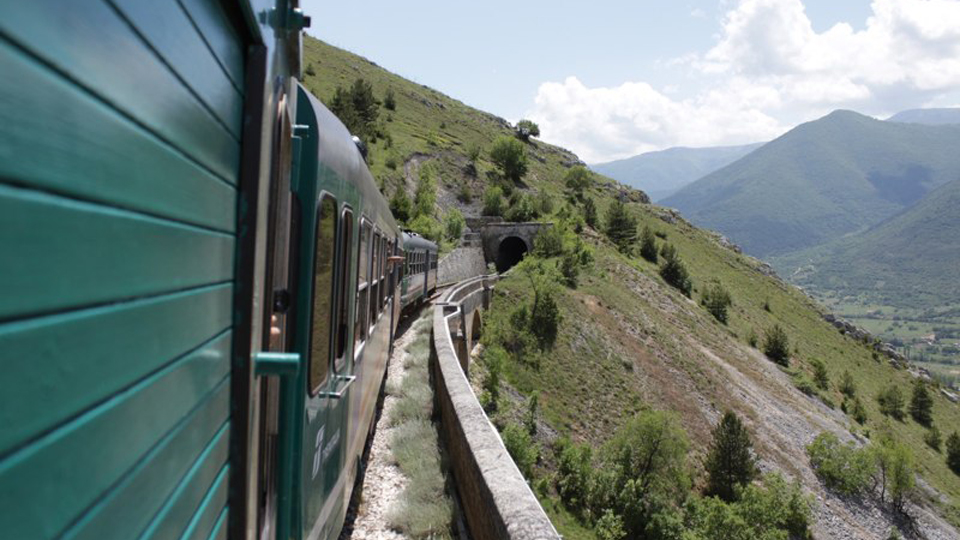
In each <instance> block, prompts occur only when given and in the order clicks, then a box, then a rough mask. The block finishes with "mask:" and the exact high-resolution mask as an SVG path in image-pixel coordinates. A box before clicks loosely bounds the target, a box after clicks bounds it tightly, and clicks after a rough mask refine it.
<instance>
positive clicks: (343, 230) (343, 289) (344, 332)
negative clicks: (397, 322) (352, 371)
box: [331, 204, 354, 373]
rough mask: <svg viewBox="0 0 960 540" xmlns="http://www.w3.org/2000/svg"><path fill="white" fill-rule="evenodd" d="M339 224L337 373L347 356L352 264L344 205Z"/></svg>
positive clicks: (347, 208)
mask: <svg viewBox="0 0 960 540" xmlns="http://www.w3.org/2000/svg"><path fill="white" fill-rule="evenodd" d="M339 215H340V223H339V227H337V229H338V233H339V234H338V235H337V241H338V242H339V249H338V251H337V256H338V259H337V268H338V269H339V276H338V278H339V279H338V281H339V284H338V285H339V287H338V291H337V293H338V294H337V297H336V300H335V301H336V303H337V306H336V308H337V309H336V311H335V313H337V314H338V316H337V320H336V329H335V330H334V333H333V336H332V337H333V340H334V343H333V349H332V351H331V352H332V353H333V369H334V371H335V372H337V373H339V372H340V371H342V370H343V367H344V365H345V364H346V361H347V357H348V356H349V354H348V351H349V344H350V330H349V328H350V327H349V324H350V323H351V322H352V319H351V318H350V303H349V302H348V298H350V296H351V293H352V291H351V289H350V266H351V263H352V262H353V257H352V255H353V230H354V229H353V208H351V207H350V205H348V204H344V205H343V206H342V207H341V208H340V214H339Z"/></svg>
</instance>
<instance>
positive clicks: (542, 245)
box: [533, 226, 563, 257]
mask: <svg viewBox="0 0 960 540" xmlns="http://www.w3.org/2000/svg"><path fill="white" fill-rule="evenodd" d="M533 252H534V253H535V254H537V255H538V256H540V257H556V256H557V255H560V254H561V253H563V231H561V230H560V227H556V226H554V227H543V228H541V229H540V231H539V232H538V233H537V236H536V237H534V239H533Z"/></svg>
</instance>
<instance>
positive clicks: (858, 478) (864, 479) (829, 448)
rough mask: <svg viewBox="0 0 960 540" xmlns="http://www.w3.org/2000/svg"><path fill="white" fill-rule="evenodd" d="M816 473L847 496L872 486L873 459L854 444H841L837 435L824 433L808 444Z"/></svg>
mask: <svg viewBox="0 0 960 540" xmlns="http://www.w3.org/2000/svg"><path fill="white" fill-rule="evenodd" d="M807 456H809V457H810V466H811V467H813V470H814V472H816V473H817V476H818V477H820V479H821V480H822V481H823V483H824V484H825V485H826V486H827V487H828V488H830V489H832V490H834V491H837V492H838V493H841V494H844V495H857V494H860V493H862V492H864V491H866V489H867V488H868V487H869V482H870V477H871V475H872V474H873V467H872V460H871V457H870V456H869V455H868V454H867V452H866V451H865V450H862V449H859V448H857V447H856V446H855V445H854V444H853V443H847V444H842V443H840V440H839V439H838V438H837V436H836V435H834V434H833V433H830V432H826V431H825V432H823V433H821V434H820V435H817V438H816V439H814V440H813V442H812V443H810V445H809V446H807Z"/></svg>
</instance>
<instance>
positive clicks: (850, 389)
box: [840, 370, 857, 398]
mask: <svg viewBox="0 0 960 540" xmlns="http://www.w3.org/2000/svg"><path fill="white" fill-rule="evenodd" d="M840 393H842V394H843V395H845V396H847V397H848V398H853V397H855V396H856V395H857V385H856V383H855V382H853V375H851V374H850V372H849V371H847V370H843V375H841V376H840Z"/></svg>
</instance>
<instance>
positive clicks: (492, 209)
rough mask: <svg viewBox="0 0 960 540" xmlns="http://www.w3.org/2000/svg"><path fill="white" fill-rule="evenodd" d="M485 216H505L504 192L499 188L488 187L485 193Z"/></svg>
mask: <svg viewBox="0 0 960 540" xmlns="http://www.w3.org/2000/svg"><path fill="white" fill-rule="evenodd" d="M483 215H485V216H502V215H503V190H502V189H500V188H499V187H497V186H487V189H485V190H484V191H483Z"/></svg>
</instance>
